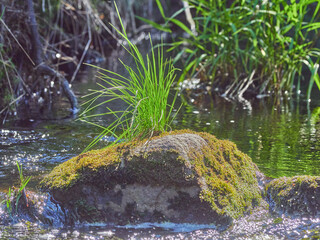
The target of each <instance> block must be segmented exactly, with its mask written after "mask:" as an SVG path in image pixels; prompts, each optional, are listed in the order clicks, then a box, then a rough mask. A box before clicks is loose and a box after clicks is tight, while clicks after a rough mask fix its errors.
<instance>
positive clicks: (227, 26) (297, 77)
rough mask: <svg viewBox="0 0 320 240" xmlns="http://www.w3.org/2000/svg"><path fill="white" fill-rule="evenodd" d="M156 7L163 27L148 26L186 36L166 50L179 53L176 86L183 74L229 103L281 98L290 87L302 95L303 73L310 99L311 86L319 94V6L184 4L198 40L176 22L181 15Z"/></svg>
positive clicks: (308, 2) (305, 2) (312, 2)
mask: <svg viewBox="0 0 320 240" xmlns="http://www.w3.org/2000/svg"><path fill="white" fill-rule="evenodd" d="M156 1H157V4H158V6H159V10H160V12H161V14H162V16H163V18H164V20H165V23H164V24H162V25H159V24H156V23H153V22H151V21H146V22H148V23H150V24H151V25H153V26H154V27H156V28H158V29H160V30H165V31H170V24H174V25H176V26H178V27H180V28H181V29H182V30H183V31H184V32H186V33H188V34H189V37H182V38H180V39H178V40H175V41H174V42H173V43H172V44H171V49H170V50H173V49H175V50H178V53H177V54H176V58H175V59H174V60H175V61H177V60H182V61H183V62H184V66H185V69H184V72H183V74H182V76H181V78H180V81H181V80H184V79H185V78H186V75H187V74H189V75H191V77H195V76H197V75H198V76H206V77H207V79H202V80H205V81H212V82H213V85H214V86H215V87H218V88H219V89H220V91H222V90H223V92H222V93H224V94H225V95H226V96H231V97H233V96H242V94H243V93H244V92H246V91H250V92H253V93H254V94H265V93H268V92H270V91H273V92H274V93H275V94H281V93H282V92H284V91H289V92H292V91H293V89H294V87H293V86H294V83H297V88H296V90H297V91H299V90H300V82H301V80H303V78H304V77H303V75H302V71H303V69H304V67H307V68H308V69H309V70H310V77H309V78H308V79H305V80H307V84H308V91H307V94H308V98H309V97H310V92H311V89H312V86H313V84H314V82H315V83H316V84H317V86H318V87H319V89H320V79H319V75H318V68H319V59H320V58H319V57H320V49H319V48H315V47H314V44H315V40H316V39H317V38H319V28H320V23H319V22H318V21H319V8H320V2H319V1H318V0H301V1H299V2H297V1H287V0H276V1H261V0H246V1H245V0H243V1H227V0H218V1H208V0H188V1H187V2H188V4H189V6H190V8H191V10H192V13H193V20H194V22H195V27H196V32H197V33H196V34H194V33H192V32H191V31H190V30H189V28H187V27H186V25H184V24H183V23H182V22H180V21H178V20H176V19H175V18H176V15H178V14H180V13H181V12H182V11H183V10H184V9H181V10H180V11H178V12H177V13H176V14H174V15H173V16H172V17H167V16H165V14H164V12H163V9H162V6H161V3H160V1H159V0H156ZM181 46H183V47H181ZM199 73H201V74H199ZM206 77H204V78H206Z"/></svg>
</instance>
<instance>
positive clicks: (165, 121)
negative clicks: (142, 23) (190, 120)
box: [81, 6, 177, 151]
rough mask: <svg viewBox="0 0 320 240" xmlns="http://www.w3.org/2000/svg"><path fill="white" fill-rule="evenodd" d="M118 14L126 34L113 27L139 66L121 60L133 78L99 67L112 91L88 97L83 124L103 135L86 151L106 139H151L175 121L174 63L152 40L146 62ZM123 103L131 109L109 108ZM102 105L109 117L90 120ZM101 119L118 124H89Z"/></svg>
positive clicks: (100, 74) (104, 90)
mask: <svg viewBox="0 0 320 240" xmlns="http://www.w3.org/2000/svg"><path fill="white" fill-rule="evenodd" d="M116 11H117V14H118V17H119V20H120V24H121V27H122V32H121V31H120V30H118V29H117V28H115V27H114V26H113V25H112V27H113V28H114V29H115V30H116V31H117V32H118V34H119V35H120V36H121V37H122V38H123V39H124V40H125V42H126V43H127V45H126V46H125V45H122V47H123V48H125V49H126V51H127V52H128V53H129V54H130V56H131V57H132V58H133V60H134V63H135V66H134V68H132V67H130V66H128V65H126V64H125V63H124V62H123V61H121V60H120V62H121V64H122V65H123V66H124V68H125V69H126V70H127V72H128V74H129V77H124V76H122V75H121V74H118V73H115V72H112V71H109V70H107V69H102V68H98V67H97V68H98V69H99V72H98V74H99V75H98V77H99V78H100V79H101V80H102V81H103V82H105V83H106V84H107V85H109V86H110V87H105V86H104V85H103V84H100V83H98V85H99V86H100V87H101V89H100V90H92V91H93V92H92V93H91V94H89V95H88V96H90V97H91V99H90V100H89V101H88V102H86V104H87V107H86V109H85V110H84V112H83V113H82V118H81V120H83V121H86V122H89V123H91V124H93V125H96V126H98V127H100V128H102V130H103V131H102V132H101V134H100V135H99V136H98V137H97V138H95V139H94V140H93V141H92V142H91V143H90V144H89V145H88V146H87V148H86V149H85V150H84V151H87V150H88V149H90V148H91V147H92V146H93V145H95V144H96V143H97V142H98V141H99V140H100V139H101V138H103V137H104V136H106V135H112V136H114V137H115V138H116V139H117V140H116V141H115V142H117V141H119V140H123V139H124V140H132V139H135V138H145V137H150V136H152V135H153V134H154V133H156V132H162V131H165V130H167V129H168V127H169V126H170V123H171V120H172V119H173V117H172V116H171V113H172V110H173V107H174V103H175V100H176V96H177V95H176V96H175V97H174V98H173V101H172V102H171V103H170V104H168V97H169V93H170V88H171V86H172V84H173V81H174V79H175V71H176V70H177V69H176V68H175V67H174V66H173V64H172V61H171V60H165V59H164V56H163V48H158V51H157V54H156V53H155V51H154V48H153V45H152V41H151V38H150V48H151V55H150V56H148V55H147V56H146V58H145V57H144V56H143V55H142V54H141V53H140V51H139V49H138V47H137V46H136V45H135V44H133V43H132V42H131V41H130V39H129V38H128V36H127V34H126V30H125V28H124V25H123V23H122V20H121V17H120V14H119V11H118V8H117V6H116ZM100 97H109V99H108V100H106V101H103V102H102V103H96V101H97V100H98V99H99V98H100ZM119 99H120V100H122V101H123V102H125V103H126V104H127V108H126V109H125V110H124V111H113V110H112V109H111V108H110V107H109V106H111V105H112V102H113V101H114V100H119ZM102 104H105V105H106V109H107V111H106V112H105V113H103V114H98V115H90V116H86V115H87V113H89V112H90V111H91V110H93V109H94V108H96V107H98V106H100V105H102ZM99 115H113V116H115V117H116V120H115V121H114V122H113V123H111V124H110V125H109V126H106V127H105V126H101V125H97V124H95V123H93V122H90V121H88V118H90V117H97V116H99ZM119 131H120V134H119V135H118V134H117V132H119Z"/></svg>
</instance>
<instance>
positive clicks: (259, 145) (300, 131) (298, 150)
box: [174, 96, 320, 177]
mask: <svg viewBox="0 0 320 240" xmlns="http://www.w3.org/2000/svg"><path fill="white" fill-rule="evenodd" d="M202 98H203V96H202ZM251 105H252V110H249V109H248V108H247V107H246V106H245V105H242V104H240V103H235V102H229V101H227V100H224V99H223V98H219V97H216V98H215V99H213V100H208V98H207V101H202V99H201V101H198V100H191V101H189V104H188V105H186V106H184V107H183V108H182V109H181V113H180V114H179V115H178V118H177V119H176V120H175V122H174V124H175V127H174V128H179V129H182V128H191V129H193V130H197V131H206V132H209V133H212V134H214V135H215V136H217V137H218V138H221V139H229V140H231V141H234V142H235V143H236V144H237V145H238V147H239V148H240V149H241V150H242V151H243V152H245V153H247V154H248V155H249V156H250V157H251V158H252V159H253V161H254V162H255V163H257V164H258V166H259V168H260V169H261V171H262V172H264V173H265V174H266V175H268V176H270V177H280V176H294V175H305V174H309V175H320V168H319V167H318V166H319V165H320V141H319V137H320V122H319V114H320V111H319V108H314V110H313V112H312V113H311V118H309V117H308V111H307V110H308V109H307V103H305V102H301V103H296V102H294V101H290V102H287V103H283V104H282V105H281V106H278V107H275V106H274V104H273V102H272V101H271V100H270V99H266V100H264V99H262V100H256V99H255V100H252V101H251ZM311 108H312V107H311Z"/></svg>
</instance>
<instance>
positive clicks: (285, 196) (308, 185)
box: [266, 176, 320, 216]
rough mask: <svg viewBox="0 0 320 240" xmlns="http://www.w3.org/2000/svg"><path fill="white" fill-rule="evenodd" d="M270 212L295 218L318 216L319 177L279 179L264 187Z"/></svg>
mask: <svg viewBox="0 0 320 240" xmlns="http://www.w3.org/2000/svg"><path fill="white" fill-rule="evenodd" d="M266 192H267V200H268V202H269V205H270V210H272V211H275V212H278V213H285V214H290V215H296V216H316V215H318V216H319V215H320V177H319V176H313V177H312V176H295V177H281V178H278V179H275V180H273V181H271V182H270V183H269V184H267V185H266Z"/></svg>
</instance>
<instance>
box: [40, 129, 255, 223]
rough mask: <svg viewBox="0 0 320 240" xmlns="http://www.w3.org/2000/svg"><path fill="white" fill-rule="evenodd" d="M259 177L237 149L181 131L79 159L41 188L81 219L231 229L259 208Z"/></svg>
mask: <svg viewBox="0 0 320 240" xmlns="http://www.w3.org/2000/svg"><path fill="white" fill-rule="evenodd" d="M257 172H258V168H257V167H256V165H255V164H254V163H253V162H252V161H251V159H250V157H249V156H247V155H246V154H244V153H242V152H241V151H240V150H238V149H237V147H236V145H235V144H234V143H232V142H230V141H227V140H219V139H217V138H216V137H214V136H213V135H211V134H208V133H203V132H202V133H197V132H193V131H190V130H182V131H172V132H168V133H163V134H160V135H159V136H156V137H153V138H151V139H145V140H143V141H135V142H129V143H121V144H117V145H113V146H111V147H107V148H105V149H101V150H94V151H90V152H88V153H84V154H81V155H79V156H76V157H74V158H72V159H70V160H69V161H67V162H64V163H62V164H61V165H59V166H57V167H55V168H54V169H53V171H52V172H51V173H49V174H48V175H47V176H45V178H44V179H43V181H42V182H41V187H42V189H44V190H48V191H50V192H51V193H52V194H53V196H54V198H55V199H56V200H58V201H59V202H61V203H62V205H63V206H64V207H65V208H68V209H69V210H70V209H71V211H72V209H73V211H74V212H75V214H74V216H78V219H77V220H80V221H90V216H88V217H86V216H85V213H86V212H91V213H92V210H93V209H94V210H95V212H94V216H95V220H103V221H108V222H116V223H127V222H137V221H138V222H139V221H140V222H141V221H173V222H177V221H180V222H196V223H230V222H231V221H232V219H234V218H238V217H240V216H243V215H244V214H245V213H247V212H250V211H251V210H252V209H253V207H254V206H256V205H259V203H260V201H261V190H260V188H259V185H258V181H257V175H256V173H257ZM79 199H81V201H80V202H81V204H78V205H77V208H75V207H74V206H75V203H76V202H77V201H78V202H77V203H79ZM85 205H87V207H86V209H87V210H83V209H82V210H81V209H79V206H80V207H81V206H85ZM88 209H90V211H88ZM79 212H81V214H79Z"/></svg>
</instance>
